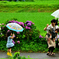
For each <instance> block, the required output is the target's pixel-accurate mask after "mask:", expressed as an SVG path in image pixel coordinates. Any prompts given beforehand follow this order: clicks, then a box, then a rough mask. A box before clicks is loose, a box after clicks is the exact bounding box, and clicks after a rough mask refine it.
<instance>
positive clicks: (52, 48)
mask: <svg viewBox="0 0 59 59" xmlns="http://www.w3.org/2000/svg"><path fill="white" fill-rule="evenodd" d="M54 49H55V48H54V47H51V55H53V54H54V53H53V51H54Z"/></svg>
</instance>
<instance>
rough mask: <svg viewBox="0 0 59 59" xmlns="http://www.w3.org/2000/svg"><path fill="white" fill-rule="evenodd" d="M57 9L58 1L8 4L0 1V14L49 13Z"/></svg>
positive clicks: (58, 6)
mask: <svg viewBox="0 0 59 59" xmlns="http://www.w3.org/2000/svg"><path fill="white" fill-rule="evenodd" d="M58 8H59V1H39V2H13V1H12V2H8V1H0V12H18V13H19V12H51V11H55V10H56V9H58Z"/></svg>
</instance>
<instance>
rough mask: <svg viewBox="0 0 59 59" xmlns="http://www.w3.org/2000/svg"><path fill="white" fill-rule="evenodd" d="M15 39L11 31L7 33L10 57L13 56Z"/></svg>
mask: <svg viewBox="0 0 59 59" xmlns="http://www.w3.org/2000/svg"><path fill="white" fill-rule="evenodd" d="M13 38H14V34H12V32H11V31H8V32H7V44H6V47H7V48H8V52H7V55H9V56H12V54H11V48H12V47H13V46H14V43H13V42H12V40H13Z"/></svg>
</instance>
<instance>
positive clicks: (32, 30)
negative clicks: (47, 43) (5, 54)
mask: <svg viewBox="0 0 59 59" xmlns="http://www.w3.org/2000/svg"><path fill="white" fill-rule="evenodd" d="M8 23H17V24H19V25H21V26H22V27H23V28H24V31H23V32H14V31H12V32H13V33H14V34H15V38H14V40H15V41H16V42H17V41H18V43H20V42H19V41H22V40H26V41H28V42H29V41H37V40H39V35H40V31H39V30H37V29H36V26H35V24H34V23H33V22H32V21H26V22H25V23H24V22H19V21H16V20H10V21H7V22H6V23H5V24H4V23H2V24H1V25H0V26H1V30H0V34H1V35H0V37H1V38H3V39H2V40H6V32H7V31H10V30H9V29H8V28H7V27H6V25H7V24H8ZM13 42H14V41H13ZM14 44H15V42H14Z"/></svg>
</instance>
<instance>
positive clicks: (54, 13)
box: [51, 9, 59, 18]
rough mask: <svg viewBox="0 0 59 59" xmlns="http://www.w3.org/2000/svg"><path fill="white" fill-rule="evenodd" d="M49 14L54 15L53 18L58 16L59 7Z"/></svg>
mask: <svg viewBox="0 0 59 59" xmlns="http://www.w3.org/2000/svg"><path fill="white" fill-rule="evenodd" d="M51 15H52V16H54V17H55V18H59V9H58V10H56V11H55V12H53V13H52V14H51Z"/></svg>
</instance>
